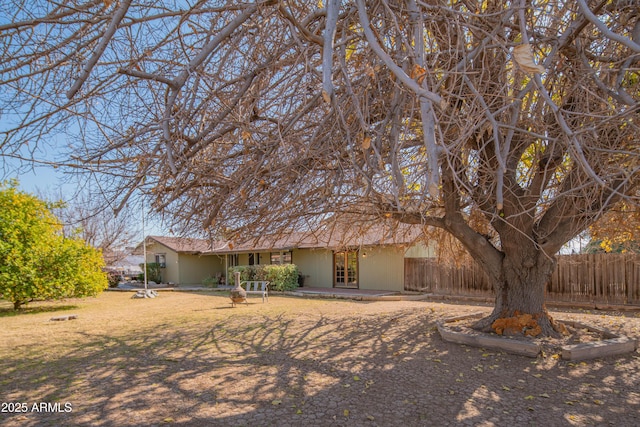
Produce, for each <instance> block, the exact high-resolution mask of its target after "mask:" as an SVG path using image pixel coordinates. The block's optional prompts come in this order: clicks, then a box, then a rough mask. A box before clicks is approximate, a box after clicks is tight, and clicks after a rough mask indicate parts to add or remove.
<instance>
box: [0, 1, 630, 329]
mask: <svg viewBox="0 0 640 427" xmlns="http://www.w3.org/2000/svg"><path fill="white" fill-rule="evenodd" d="M5 4H10V6H9V7H8V9H7V10H8V11H10V16H11V18H12V20H11V22H2V24H1V25H0V34H1V35H0V47H1V49H2V50H1V51H0V52H1V53H0V55H1V58H2V62H1V63H2V65H1V66H0V67H1V68H0V69H1V71H0V73H1V76H2V78H1V80H2V82H3V83H2V108H3V114H4V117H3V120H7V123H9V125H8V127H6V128H5V129H4V138H3V140H2V152H3V154H4V155H9V156H12V155H13V156H20V155H24V145H23V144H24V143H25V142H27V141H28V142H29V144H30V145H29V147H33V146H34V145H35V144H44V143H46V141H54V140H52V139H51V137H52V136H56V135H59V134H64V135H68V136H69V137H68V138H67V140H66V142H65V144H63V145H60V146H59V147H57V148H58V150H62V151H65V150H66V154H67V156H66V158H67V161H66V162H64V163H65V164H64V165H62V166H67V167H74V168H79V169H84V170H86V171H88V172H89V173H91V174H95V175H94V176H97V177H99V178H98V179H99V180H101V182H102V183H103V185H104V188H105V189H106V190H105V192H106V195H107V196H108V197H110V198H111V199H112V200H115V201H117V203H118V204H120V205H124V203H126V201H127V200H128V198H130V197H131V196H132V195H134V194H135V192H136V190H141V191H143V192H146V193H148V194H149V195H151V197H152V198H153V206H154V208H155V209H156V210H157V211H159V212H163V213H165V214H167V215H171V217H172V218H174V219H175V222H176V224H177V225H181V226H182V227H183V229H184V230H196V229H198V230H207V231H209V232H216V233H218V232H219V233H224V234H227V235H230V236H233V235H239V234H242V235H244V236H258V235H260V233H262V232H265V231H269V232H274V231H286V230H290V229H309V230H312V229H314V228H315V227H318V226H319V224H321V223H323V224H327V221H329V220H331V221H336V222H338V221H340V220H341V218H344V217H346V218H348V219H349V224H350V225H351V226H352V227H358V226H360V227H366V226H367V224H371V223H380V222H385V223H386V222H388V223H390V224H393V223H397V222H405V223H411V224H420V225H422V226H424V227H437V228H440V229H443V230H445V231H447V232H449V233H451V234H452V235H453V236H455V237H456V238H457V239H458V240H459V241H460V242H461V243H462V244H463V245H464V247H465V248H466V249H467V251H468V252H469V253H470V254H471V255H472V256H473V257H474V258H475V259H476V261H478V262H479V263H480V265H482V266H483V268H484V269H485V271H486V272H487V273H488V275H489V276H490V277H491V280H492V282H493V284H494V289H495V291H496V304H495V309H494V312H493V313H492V314H491V316H489V317H488V318H486V319H484V320H483V321H481V322H480V323H479V324H478V327H488V326H490V325H491V324H492V322H493V321H494V320H496V319H497V318H500V317H505V316H506V317H508V316H512V315H514V313H516V312H521V313H530V314H533V315H535V316H536V318H538V319H539V323H540V325H541V327H542V329H543V332H544V333H545V334H553V333H554V329H553V328H554V324H553V321H552V320H551V319H550V318H549V317H548V315H547V312H546V309H545V306H544V289H545V284H546V282H547V279H548V278H549V276H550V274H551V273H552V271H553V268H554V265H555V260H554V254H555V253H557V251H558V250H559V249H560V248H561V246H562V245H563V244H564V243H565V242H567V241H568V240H570V239H571V238H572V237H574V236H576V235H577V234H578V233H580V232H581V231H583V230H585V229H586V228H587V227H588V226H589V225H590V224H591V223H593V222H594V221H595V220H597V219H598V218H599V217H600V216H601V215H602V214H603V213H604V212H606V211H607V210H608V209H609V208H610V207H611V206H612V205H613V204H614V203H617V202H619V201H620V200H622V199H627V201H628V203H637V199H633V198H632V197H631V196H632V195H634V194H637V193H636V192H635V191H636V188H637V186H638V181H639V180H638V170H639V168H640V163H639V157H640V155H639V154H640V153H639V147H638V135H639V130H640V129H639V128H638V127H639V123H638V110H639V101H640V83H639V82H640V74H639V64H640V21H639V19H638V17H639V16H640V10H639V5H638V3H637V1H625V0H619V1H604V0H603V1H600V0H597V1H588V0H574V1H567V2H558V1H552V0H542V1H535V0H514V1H507V2H504V1H497V0H490V1H487V2H472V1H468V0H457V1H447V2H445V1H440V0H429V1H419V0H371V1H365V0H343V1H339V0H325V1H323V2H318V1H317V0H308V1H295V2H293V1H274V0H258V1H253V2H243V3H239V2H236V1H224V0H218V1H215V0H199V1H196V0H190V1H189V0H188V1H176V2H175V3H171V2H156V1H150V0H141V1H139V2H135V3H134V2H131V1H128V0H121V1H119V2H118V1H113V2H112V1H106V0H105V1H104V2H102V1H92V2H91V1H89V2H86V3H78V2H71V3H69V4H67V3H65V4H60V3H58V2H50V1H46V0H39V1H38V0H34V1H29V2H23V1H18V0H15V1H7V2H5ZM354 218H358V221H359V222H356V221H354Z"/></svg>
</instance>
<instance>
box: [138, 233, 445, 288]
mask: <svg viewBox="0 0 640 427" xmlns="http://www.w3.org/2000/svg"><path fill="white" fill-rule="evenodd" d="M378 230H379V229H378ZM378 230H373V229H372V230H368V231H366V232H363V233H360V232H357V234H353V235H350V234H349V233H344V232H342V233H328V232H320V233H316V234H314V233H291V234H287V235H284V236H279V237H271V238H263V239H261V240H260V241H256V242H244V243H241V244H234V243H233V242H229V241H215V240H207V239H192V238H180V237H162V236H148V237H147V238H146V239H145V242H146V252H147V262H155V263H158V264H160V267H161V275H162V281H163V282H165V283H174V284H176V285H180V286H189V285H198V284H202V283H203V282H204V281H208V280H211V279H212V278H220V279H221V282H222V283H226V281H227V270H228V268H229V267H233V266H237V265H257V264H288V263H293V264H296V265H297V267H298V270H299V272H300V274H301V276H302V278H303V284H304V286H309V287H323V288H333V287H336V288H354V289H372V290H393V291H402V290H403V289H404V259H405V258H422V257H434V256H435V248H434V247H433V246H432V245H429V244H425V243H424V242H422V241H420V240H417V237H419V235H420V232H421V230H420V229H419V228H418V227H403V229H402V232H399V230H398V229H397V228H396V229H394V230H387V231H386V233H382V232H380V231H378ZM141 247H142V243H141V244H140V245H139V246H138V250H137V251H138V253H140V252H142V250H141Z"/></svg>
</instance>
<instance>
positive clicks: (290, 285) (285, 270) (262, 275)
mask: <svg viewBox="0 0 640 427" xmlns="http://www.w3.org/2000/svg"><path fill="white" fill-rule="evenodd" d="M235 272H240V280H241V281H243V282H244V281H254V280H255V281H262V280H267V281H269V289H271V290H272V291H290V290H293V289H295V288H296V287H297V286H298V266H296V265H295V264H284V265H275V264H274V265H239V266H236V267H231V268H229V284H230V285H235Z"/></svg>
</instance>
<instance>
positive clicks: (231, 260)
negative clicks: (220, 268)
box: [227, 254, 239, 267]
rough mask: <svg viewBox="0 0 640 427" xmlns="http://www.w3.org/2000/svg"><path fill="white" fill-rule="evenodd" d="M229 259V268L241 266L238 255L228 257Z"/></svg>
mask: <svg viewBox="0 0 640 427" xmlns="http://www.w3.org/2000/svg"><path fill="white" fill-rule="evenodd" d="M227 257H228V258H227V259H228V262H229V267H235V266H236V265H239V262H238V254H231V255H227Z"/></svg>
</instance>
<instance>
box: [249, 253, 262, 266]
mask: <svg viewBox="0 0 640 427" xmlns="http://www.w3.org/2000/svg"><path fill="white" fill-rule="evenodd" d="M258 264H260V254H259V253H257V252H256V253H250V254H249V265H258Z"/></svg>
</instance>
